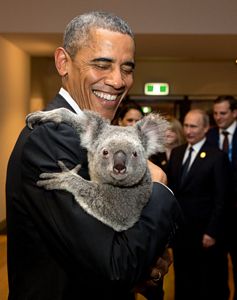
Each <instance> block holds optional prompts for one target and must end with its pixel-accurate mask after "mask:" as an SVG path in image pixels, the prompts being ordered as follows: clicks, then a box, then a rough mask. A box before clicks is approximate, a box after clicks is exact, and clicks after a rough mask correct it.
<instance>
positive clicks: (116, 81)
mask: <svg viewBox="0 0 237 300" xmlns="http://www.w3.org/2000/svg"><path fill="white" fill-rule="evenodd" d="M105 83H106V84H108V85H110V86H112V87H114V88H115V89H121V88H123V87H124V79H123V74H122V73H121V70H120V68H114V69H113V70H111V72H110V73H109V74H108V76H107V78H106V80H105Z"/></svg>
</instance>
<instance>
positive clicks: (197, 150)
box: [188, 138, 206, 153]
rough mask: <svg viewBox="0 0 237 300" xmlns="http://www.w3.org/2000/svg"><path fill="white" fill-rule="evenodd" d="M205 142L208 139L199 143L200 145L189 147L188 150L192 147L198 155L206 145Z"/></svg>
mask: <svg viewBox="0 0 237 300" xmlns="http://www.w3.org/2000/svg"><path fill="white" fill-rule="evenodd" d="M205 141H206V138H203V139H202V140H201V141H199V142H198V143H196V144H194V145H190V144H189V145H188V149H189V148H190V147H192V148H193V150H194V151H195V153H198V152H199V151H200V149H201V148H202V146H203V145H204V143H205Z"/></svg>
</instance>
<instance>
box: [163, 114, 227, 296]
mask: <svg viewBox="0 0 237 300" xmlns="http://www.w3.org/2000/svg"><path fill="white" fill-rule="evenodd" d="M183 128H184V134H185V137H186V140H187V143H186V144H184V145H181V146H178V147H176V148H174V149H173V150H172V152H171V156H170V159H169V163H168V172H167V175H168V185H169V187H170V188H171V190H172V191H173V192H174V194H175V196H176V198H177V200H178V202H179V203H180V206H181V209H182V211H183V216H184V225H183V226H182V227H180V228H179V232H178V234H177V236H176V238H175V241H174V244H173V259H174V271H175V300H190V299H192V300H210V299H215V300H228V296H229V290H228V280H227V279H228V264H227V255H226V250H225V246H224V212H225V202H226V200H227V197H226V195H227V194H228V189H229V169H230V168H229V162H228V159H227V156H226V155H225V153H223V152H222V151H221V150H219V149H217V148H216V147H213V146H210V145H209V144H208V142H207V141H206V136H205V135H206V133H207V131H208V129H209V118H208V115H207V114H206V113H205V112H204V111H203V110H200V109H195V110H190V111H189V112H188V113H187V114H186V116H185V118H184V124H183Z"/></svg>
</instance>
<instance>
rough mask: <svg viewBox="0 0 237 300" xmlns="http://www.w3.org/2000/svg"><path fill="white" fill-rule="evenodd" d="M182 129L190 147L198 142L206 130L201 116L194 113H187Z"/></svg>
mask: <svg viewBox="0 0 237 300" xmlns="http://www.w3.org/2000/svg"><path fill="white" fill-rule="evenodd" d="M183 128H184V135H185V137H186V139H187V142H188V143H189V144H191V145H195V144H196V143H198V142H200V141H201V140H202V139H203V138H204V137H205V134H206V132H207V130H208V127H207V126H204V122H203V116H202V115H201V114H200V113H199V112H196V111H193V112H192V111H191V112H189V113H187V115H186V116H185V118H184V125H183Z"/></svg>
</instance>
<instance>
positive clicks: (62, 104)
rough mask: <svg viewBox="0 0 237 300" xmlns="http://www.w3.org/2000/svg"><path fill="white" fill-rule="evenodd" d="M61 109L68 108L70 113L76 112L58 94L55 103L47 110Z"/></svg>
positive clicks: (49, 105) (50, 104)
mask: <svg viewBox="0 0 237 300" xmlns="http://www.w3.org/2000/svg"><path fill="white" fill-rule="evenodd" d="M61 107H64V108H67V109H69V110H70V111H72V112H74V113H75V110H74V109H73V108H72V107H71V105H70V104H69V103H68V102H67V101H66V100H65V99H64V98H63V97H62V96H61V95H60V94H57V95H56V97H55V98H54V99H53V101H52V102H50V103H49V104H48V106H47V107H46V110H51V109H56V108H61Z"/></svg>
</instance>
